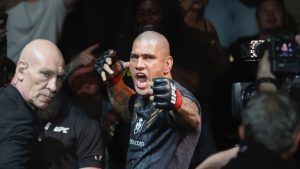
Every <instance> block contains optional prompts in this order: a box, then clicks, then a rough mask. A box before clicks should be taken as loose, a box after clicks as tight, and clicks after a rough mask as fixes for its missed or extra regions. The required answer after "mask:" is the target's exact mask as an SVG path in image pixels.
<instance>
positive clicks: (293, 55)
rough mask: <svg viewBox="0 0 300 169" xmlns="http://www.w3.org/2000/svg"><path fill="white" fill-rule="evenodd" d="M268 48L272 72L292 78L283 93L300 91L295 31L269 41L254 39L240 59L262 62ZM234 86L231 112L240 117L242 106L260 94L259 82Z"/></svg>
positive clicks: (284, 33) (240, 83) (299, 67)
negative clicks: (258, 89) (257, 87)
mask: <svg viewBox="0 0 300 169" xmlns="http://www.w3.org/2000/svg"><path fill="white" fill-rule="evenodd" d="M265 50H268V51H269V54H270V55H269V60H270V63H271V72H272V73H273V74H274V75H276V76H277V77H279V78H286V77H289V78H290V77H292V80H290V81H289V82H287V84H286V86H287V87H284V88H283V89H282V92H284V93H285V94H286V95H288V96H290V95H294V94H295V92H294V91H297V92H296V93H297V94H299V93H300V92H298V91H300V77H299V75H300V46H299V45H298V44H297V42H296V41H295V34H293V33H290V32H280V33H277V34H274V35H273V36H271V37H269V38H267V40H253V41H251V42H250V43H249V50H248V54H247V55H243V57H242V58H241V59H242V60H243V61H245V62H248V61H252V62H253V61H254V62H259V60H260V59H261V57H262V56H263V53H264V51H265ZM231 87H232V88H231V109H232V115H233V117H236V118H240V116H241V112H242V110H243V107H244V106H245V105H246V104H247V102H248V100H249V99H251V97H252V96H254V95H256V94H257V89H256V83H255V82H237V83H234V84H232V86H231ZM297 100H298V99H297ZM299 100H300V98H299Z"/></svg>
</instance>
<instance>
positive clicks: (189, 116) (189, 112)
mask: <svg viewBox="0 0 300 169" xmlns="http://www.w3.org/2000/svg"><path fill="white" fill-rule="evenodd" d="M182 99H183V100H182V105H181V107H180V108H179V109H178V111H177V113H176V114H175V116H176V119H177V120H178V122H180V123H181V124H182V125H183V126H186V127H187V128H192V129H196V128H197V127H198V126H199V125H201V118H200V112H201V110H199V108H198V107H197V105H196V104H195V103H194V102H193V101H192V100H190V99H188V98H186V97H183V98H182Z"/></svg>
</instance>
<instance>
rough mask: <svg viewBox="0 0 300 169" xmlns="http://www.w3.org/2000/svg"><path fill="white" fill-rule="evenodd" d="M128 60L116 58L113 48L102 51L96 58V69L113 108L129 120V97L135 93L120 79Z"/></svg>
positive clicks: (124, 118)
mask: <svg viewBox="0 0 300 169" xmlns="http://www.w3.org/2000/svg"><path fill="white" fill-rule="evenodd" d="M128 66H129V62H121V61H120V60H118V59H117V57H116V53H115V51H113V50H108V51H106V52H104V53H103V54H102V55H101V56H100V57H99V58H98V60H97V63H96V70H97V72H98V73H99V74H101V78H102V80H103V82H104V84H105V86H106V87H107V91H108V97H109V100H110V102H111V104H112V106H113V108H114V109H115V110H116V111H117V112H118V113H119V115H120V116H121V117H122V118H123V120H126V121H128V120H130V119H131V113H130V112H129V110H128V103H129V99H130V97H131V96H132V95H134V94H135V92H134V90H132V89H131V88H130V87H128V86H127V85H126V84H125V83H124V81H123V80H122V72H123V70H124V68H126V67H128Z"/></svg>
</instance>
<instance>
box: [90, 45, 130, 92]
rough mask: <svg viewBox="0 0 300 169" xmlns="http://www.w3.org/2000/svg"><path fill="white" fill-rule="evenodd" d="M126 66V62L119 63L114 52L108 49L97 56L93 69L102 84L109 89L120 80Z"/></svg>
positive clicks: (127, 64)
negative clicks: (99, 76) (98, 75)
mask: <svg viewBox="0 0 300 169" xmlns="http://www.w3.org/2000/svg"><path fill="white" fill-rule="evenodd" d="M128 66H129V63H128V62H127V63H125V62H123V61H120V60H119V59H118V58H117V57H116V51H114V50H112V49H109V50H107V51H105V52H104V53H102V54H101V55H100V56H99V58H98V59H97V61H96V64H95V69H96V71H97V72H98V73H99V74H100V75H101V78H102V80H103V82H104V84H105V85H106V86H108V87H110V86H114V85H115V84H116V83H117V82H118V81H119V80H120V79H121V76H122V72H123V70H124V69H125V68H126V67H128Z"/></svg>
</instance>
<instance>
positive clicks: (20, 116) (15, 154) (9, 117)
mask: <svg viewBox="0 0 300 169" xmlns="http://www.w3.org/2000/svg"><path fill="white" fill-rule="evenodd" d="M26 113H30V112H25V113H24V111H23V112H21V110H20V111H12V112H1V113H0V115H1V119H0V168H1V169H5V168H18V169H22V168H24V169H25V168H28V165H29V162H30V159H31V153H32V146H33V145H32V144H33V139H34V122H33V121H32V119H31V115H30V114H28V116H27V114H26Z"/></svg>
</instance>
